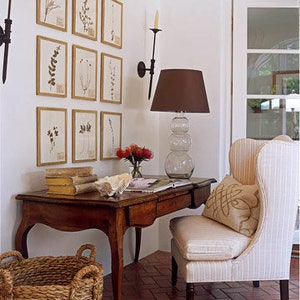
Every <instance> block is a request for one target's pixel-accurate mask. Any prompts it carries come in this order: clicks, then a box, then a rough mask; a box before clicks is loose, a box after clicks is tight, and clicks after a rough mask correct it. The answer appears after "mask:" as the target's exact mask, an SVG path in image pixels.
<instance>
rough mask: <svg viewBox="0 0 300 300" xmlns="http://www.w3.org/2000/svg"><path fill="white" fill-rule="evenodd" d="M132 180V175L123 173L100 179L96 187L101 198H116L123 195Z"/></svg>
mask: <svg viewBox="0 0 300 300" xmlns="http://www.w3.org/2000/svg"><path fill="white" fill-rule="evenodd" d="M131 179H132V175H131V174H129V173H123V174H120V175H115V176H105V177H104V178H100V179H99V180H98V181H96V182H95V185H96V188H97V190H98V191H99V193H100V195H101V196H114V195H116V194H122V193H123V192H124V190H125V189H126V188H127V186H128V185H129V183H130V181H131Z"/></svg>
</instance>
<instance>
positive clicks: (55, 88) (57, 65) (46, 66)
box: [36, 36, 68, 97]
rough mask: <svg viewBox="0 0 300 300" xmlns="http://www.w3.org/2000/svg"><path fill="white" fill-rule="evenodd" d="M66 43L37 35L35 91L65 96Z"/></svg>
mask: <svg viewBox="0 0 300 300" xmlns="http://www.w3.org/2000/svg"><path fill="white" fill-rule="evenodd" d="M67 52H68V48H67V43H66V42H63V41H59V40H55V39H51V38H48V37H43V36H37V55H36V58H37V61H36V93H37V95H42V96H52V97H66V96H67Z"/></svg>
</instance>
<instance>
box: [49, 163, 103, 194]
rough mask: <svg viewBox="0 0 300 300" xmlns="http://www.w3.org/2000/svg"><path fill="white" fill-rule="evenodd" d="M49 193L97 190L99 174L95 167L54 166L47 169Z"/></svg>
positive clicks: (78, 192)
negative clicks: (94, 171)
mask: <svg viewBox="0 0 300 300" xmlns="http://www.w3.org/2000/svg"><path fill="white" fill-rule="evenodd" d="M45 175H46V185H47V186H48V193H49V194H61V195H77V194H82V193H87V192H95V191H97V188H96V186H95V184H94V182H95V181H97V180H98V176H97V175H96V174H94V173H93V167H89V166H87V167H76V168H52V169H46V170H45Z"/></svg>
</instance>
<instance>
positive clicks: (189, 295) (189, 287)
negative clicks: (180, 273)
mask: <svg viewBox="0 0 300 300" xmlns="http://www.w3.org/2000/svg"><path fill="white" fill-rule="evenodd" d="M194 294H195V291H194V284H193V283H187V284H186V300H194Z"/></svg>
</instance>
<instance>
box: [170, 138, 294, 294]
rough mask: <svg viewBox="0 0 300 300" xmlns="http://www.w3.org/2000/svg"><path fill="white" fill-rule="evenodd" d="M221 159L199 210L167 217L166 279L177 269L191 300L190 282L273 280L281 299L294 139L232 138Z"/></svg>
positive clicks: (286, 290)
mask: <svg viewBox="0 0 300 300" xmlns="http://www.w3.org/2000/svg"><path fill="white" fill-rule="evenodd" d="M229 162H230V169H231V176H229V175H227V176H226V177H225V178H224V180H222V182H221V183H220V184H219V185H218V186H217V187H215V188H214V190H213V191H212V192H211V196H210V197H209V199H208V201H207V203H206V206H205V208H204V211H203V214H202V215H195V216H182V217H177V218H174V219H172V220H171V221H170V231H171V233H172V241H171V253H172V284H173V285H174V286H175V285H176V281H177V271H178V270H179V271H180V273H181V274H182V275H183V277H184V280H185V282H186V299H188V300H192V299H194V283H200V282H230V281H252V282H253V285H254V286H256V287H258V286H259V281H262V280H279V281H280V297H281V300H287V299H288V298H289V287H288V286H289V276H290V259H291V250H292V240H293V234H294V228H295V221H296V213H297V205H298V200H299V145H298V144H297V143H296V142H293V141H292V140H291V139H289V138H288V137H287V136H280V137H278V138H276V139H275V140H272V141H258V140H254V139H240V140H238V141H236V142H235V143H234V144H233V145H232V146H231V148H230V151H229ZM247 193H248V194H247ZM237 195H238V196H237ZM247 197H248V198H247Z"/></svg>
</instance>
